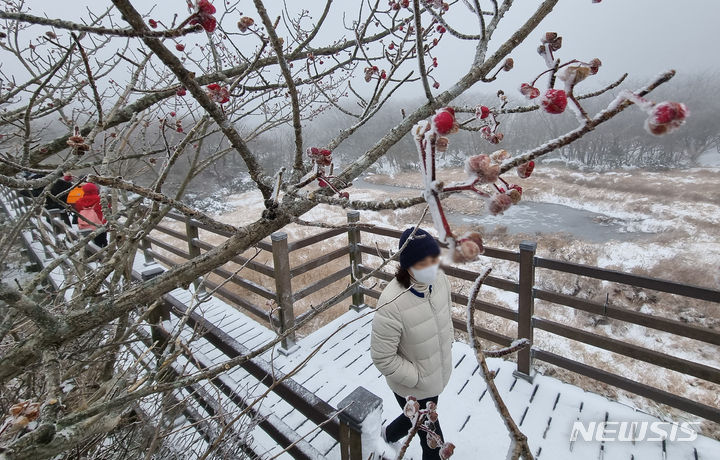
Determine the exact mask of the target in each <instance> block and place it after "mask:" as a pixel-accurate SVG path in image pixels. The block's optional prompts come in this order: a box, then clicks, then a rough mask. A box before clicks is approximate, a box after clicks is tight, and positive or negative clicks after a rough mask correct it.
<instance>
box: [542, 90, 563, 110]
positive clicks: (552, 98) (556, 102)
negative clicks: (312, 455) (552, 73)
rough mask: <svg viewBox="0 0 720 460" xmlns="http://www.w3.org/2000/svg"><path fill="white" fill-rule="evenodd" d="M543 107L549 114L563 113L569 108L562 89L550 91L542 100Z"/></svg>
mask: <svg viewBox="0 0 720 460" xmlns="http://www.w3.org/2000/svg"><path fill="white" fill-rule="evenodd" d="M541 103H542V106H543V108H544V109H545V111H546V112H547V113H554V114H558V113H563V112H564V111H565V107H567V95H566V94H565V91H564V90H562V89H553V88H551V89H549V90H547V92H546V93H545V95H544V96H543V98H542V101H541Z"/></svg>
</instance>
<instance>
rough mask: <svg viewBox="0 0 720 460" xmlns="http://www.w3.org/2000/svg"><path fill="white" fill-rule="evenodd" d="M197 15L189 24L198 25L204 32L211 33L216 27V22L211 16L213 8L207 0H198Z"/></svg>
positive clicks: (213, 11) (213, 12)
mask: <svg viewBox="0 0 720 460" xmlns="http://www.w3.org/2000/svg"><path fill="white" fill-rule="evenodd" d="M197 9H198V10H197V13H195V14H194V15H193V18H192V19H191V20H190V24H200V25H201V26H202V28H203V29H205V31H206V32H210V33H212V32H213V31H215V28H216V27H217V20H216V19H215V17H214V16H213V14H215V7H214V6H213V4H212V3H210V1H209V0H199V1H198V3H197Z"/></svg>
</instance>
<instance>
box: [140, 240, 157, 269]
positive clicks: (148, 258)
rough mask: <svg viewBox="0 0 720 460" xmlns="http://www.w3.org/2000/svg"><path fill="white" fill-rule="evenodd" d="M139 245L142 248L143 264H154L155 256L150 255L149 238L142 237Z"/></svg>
mask: <svg viewBox="0 0 720 460" xmlns="http://www.w3.org/2000/svg"><path fill="white" fill-rule="evenodd" d="M140 247H141V248H142V253H143V257H144V258H145V266H146V267H147V266H148V265H154V264H155V258H153V256H152V252H150V251H152V245H151V244H150V240H148V239H147V238H143V239H142V240H140Z"/></svg>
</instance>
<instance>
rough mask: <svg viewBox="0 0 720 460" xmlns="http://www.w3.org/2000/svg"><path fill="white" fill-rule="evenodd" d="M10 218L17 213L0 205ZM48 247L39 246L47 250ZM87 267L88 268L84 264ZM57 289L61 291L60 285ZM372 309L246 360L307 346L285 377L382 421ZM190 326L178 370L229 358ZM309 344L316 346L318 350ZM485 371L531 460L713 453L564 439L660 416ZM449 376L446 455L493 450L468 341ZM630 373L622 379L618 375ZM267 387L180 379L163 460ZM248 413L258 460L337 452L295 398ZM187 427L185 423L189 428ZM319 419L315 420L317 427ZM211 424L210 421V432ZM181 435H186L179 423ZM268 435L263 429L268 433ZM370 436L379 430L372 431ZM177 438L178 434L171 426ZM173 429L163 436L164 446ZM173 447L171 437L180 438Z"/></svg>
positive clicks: (140, 261)
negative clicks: (364, 395)
mask: <svg viewBox="0 0 720 460" xmlns="http://www.w3.org/2000/svg"><path fill="white" fill-rule="evenodd" d="M6 211H8V212H9V213H10V215H11V216H15V215H16V213H15V211H14V210H13V209H8V208H6ZM34 220H35V225H46V226H47V227H48V231H52V229H51V228H49V225H47V223H46V222H45V221H44V219H37V218H34ZM36 232H37V230H32V231H30V230H28V231H24V232H23V233H22V239H23V242H24V244H25V246H26V247H27V248H28V249H29V250H30V253H31V257H33V258H34V259H35V260H36V261H37V262H38V263H39V264H41V265H45V264H47V263H48V262H49V261H51V260H53V258H54V257H55V254H52V253H51V251H49V250H48V249H47V248H45V247H43V246H42V245H41V244H39V243H38V242H37V241H36V240H37V238H36V237H37V234H36ZM48 251H49V252H48ZM157 267H159V265H156V264H153V265H147V264H146V263H145V258H144V257H143V255H142V253H138V254H137V257H136V259H135V262H134V267H133V269H134V271H135V272H137V273H141V272H143V271H146V270H148V269H151V268H157ZM88 268H89V269H93V265H92V264H91V265H90V266H89V267H88ZM50 281H51V282H52V284H53V285H54V287H56V288H61V287H63V284H64V282H65V275H64V267H63V266H62V265H61V266H59V267H57V268H56V269H55V270H53V272H52V274H51V276H50ZM64 292H65V295H66V296H71V295H72V290H71V289H67V290H65V291H64ZM167 297H168V298H171V299H172V300H173V302H177V303H178V304H182V305H184V306H186V307H191V306H193V304H194V303H195V300H196V299H195V297H194V292H193V288H192V287H191V288H190V289H176V290H174V291H172V292H171V293H169V295H168V296H167ZM196 313H197V314H198V315H199V316H200V317H201V318H204V320H205V321H207V322H208V323H210V324H212V325H214V326H216V327H217V328H218V329H219V330H221V331H222V332H223V333H225V334H227V335H228V336H229V337H230V339H229V340H230V341H231V342H232V345H233V346H235V347H236V349H243V350H253V349H256V348H258V347H260V346H262V345H263V344H266V343H267V342H269V341H271V340H273V339H274V338H275V337H276V333H275V331H273V330H271V329H268V328H267V327H265V326H264V325H262V324H260V323H259V322H257V321H255V320H253V319H251V318H249V317H248V316H247V315H245V314H243V313H241V312H240V311H239V310H238V309H236V308H235V307H233V306H231V305H229V304H227V303H225V302H223V301H221V300H219V299H218V298H215V297H211V298H210V299H209V300H208V301H206V302H203V303H202V304H200V305H198V306H197V309H196ZM371 321H372V310H370V309H369V308H366V309H365V310H362V311H360V312H356V311H348V312H347V313H345V314H343V315H342V316H340V317H339V318H337V319H336V320H334V321H332V322H331V323H330V324H328V325H326V326H324V327H323V328H321V329H319V330H317V331H315V332H313V333H312V334H310V335H309V336H307V337H304V338H301V339H299V340H298V349H297V350H296V351H295V352H294V353H292V354H290V355H289V356H286V355H283V354H280V353H278V350H270V351H267V352H266V353H264V354H262V355H261V356H260V357H258V358H256V359H254V360H253V362H256V363H258V365H260V366H262V367H264V368H267V369H274V370H275V371H276V372H278V373H289V372H290V371H292V370H293V369H294V368H296V367H297V366H299V365H300V364H301V363H302V362H303V361H304V360H305V359H306V358H308V357H309V356H310V355H311V354H312V353H314V352H316V354H315V355H314V356H313V357H312V358H311V359H309V361H308V362H307V364H305V365H304V366H302V367H301V368H300V369H299V371H298V372H297V374H296V375H294V377H293V379H292V380H293V382H292V384H293V385H295V386H296V387H297V388H301V389H302V390H303V391H305V392H307V393H309V394H311V395H314V396H315V397H317V398H319V400H322V401H324V402H326V403H329V404H330V405H332V406H333V407H338V405H339V402H340V401H341V400H342V399H343V398H344V397H346V396H347V395H348V394H350V393H351V392H352V391H353V390H355V389H356V388H357V387H359V386H362V387H365V388H366V389H368V390H369V391H371V392H373V393H374V394H376V395H378V396H379V397H380V398H382V400H383V418H384V419H385V420H388V419H392V418H394V417H395V416H397V415H398V414H399V413H400V408H399V407H397V403H396V401H395V399H394V397H393V395H392V393H391V391H390V390H389V388H388V387H387V385H386V383H385V381H384V378H383V377H382V375H380V373H379V372H378V371H377V370H376V369H375V367H374V366H373V365H372V362H371V359H370V353H369V348H370V323H371ZM178 325H179V319H178V316H176V315H171V317H170V320H169V321H166V322H164V323H163V326H164V327H165V329H166V330H167V331H166V332H167V333H170V334H172V333H173V332H174V330H175V329H176V328H177V326H178ZM204 332H205V331H198V330H196V329H193V328H192V327H190V326H189V325H185V326H184V327H183V329H182V331H181V332H180V338H181V339H182V341H184V342H185V343H186V344H187V345H188V348H189V349H190V350H191V356H181V357H180V358H179V360H178V362H177V363H176V365H175V370H176V372H177V373H179V374H185V375H188V374H191V373H193V372H195V371H197V370H198V369H200V368H203V367H206V366H209V365H213V364H218V363H222V362H224V361H226V360H227V359H228V358H229V357H228V355H227V353H226V351H223V350H221V349H220V348H218V347H217V346H216V345H214V344H213V343H211V341H210V340H208V339H207V337H206V336H204V335H203V334H204ZM150 334H151V328H150V326H149V325H148V326H144V330H143V331H142V334H141V335H144V336H145V337H146V338H147V337H149V336H150ZM146 345H147V343H145V344H144V343H143V342H142V341H138V342H135V343H133V344H131V345H129V346H128V347H127V351H128V353H127V354H126V355H125V359H126V360H127V361H126V362H127V363H130V362H132V361H134V360H138V361H139V362H141V363H143V364H144V365H146V366H147V367H148V369H151V368H152V366H153V365H154V363H153V362H152V360H153V359H154V358H153V356H152V354H148V353H147V347H146ZM318 347H319V349H318ZM489 364H490V366H491V367H492V368H493V369H494V370H495V371H496V374H497V376H496V383H497V385H498V388H499V389H500V392H501V394H502V396H503V398H504V399H505V401H506V403H507V404H508V406H509V409H510V411H511V413H512V415H513V417H514V419H515V420H516V421H517V423H518V424H519V425H520V426H521V429H522V430H523V432H525V433H526V434H527V435H528V437H529V441H530V445H531V447H532V449H533V451H534V453H535V454H536V457H537V458H539V459H553V460H562V459H578V458H581V459H600V460H611V459H612V460H615V459H627V460H644V459H647V460H676V459H677V460H684V459H687V460H711V459H712V460H716V459H720V442H718V441H717V440H713V439H709V438H706V437H702V436H698V437H697V439H695V440H694V441H692V442H671V441H667V442H663V441H640V440H638V441H634V442H632V441H626V442H605V443H601V442H595V441H593V442H587V441H584V440H583V439H582V438H579V439H577V440H576V441H574V442H571V441H570V435H571V431H572V427H573V422H575V421H576V420H579V421H583V422H598V423H600V422H603V421H605V420H607V421H615V422H629V421H651V422H652V421H660V419H658V418H655V417H653V416H651V415H648V414H646V413H644V412H642V411H638V410H636V409H634V408H632V407H629V406H627V405H624V404H621V403H619V402H615V401H611V400H609V399H607V398H604V397H602V396H599V395H597V394H594V393H590V392H586V391H583V390H581V389H580V388H577V387H575V386H572V385H569V384H565V383H562V382H560V381H559V380H557V379H554V378H552V377H547V376H543V375H536V376H535V378H534V380H533V381H532V382H528V381H526V380H524V379H518V378H516V377H515V376H514V375H513V371H514V370H515V369H516V364H515V363H512V362H509V361H503V360H501V359H489ZM453 367H454V370H453V375H452V378H451V380H450V383H449V385H448V387H447V388H446V389H445V391H444V392H443V394H442V395H441V396H440V402H439V413H440V420H441V423H442V426H443V431H444V433H445V437H446V439H447V440H448V441H451V442H453V443H455V444H456V446H457V449H456V453H455V456H454V457H453V458H457V459H469V458H478V457H480V458H483V459H487V460H492V459H495V458H497V459H503V458H505V452H506V450H507V446H508V445H509V438H508V434H507V431H506V430H505V428H504V426H503V423H502V420H501V419H500V417H499V416H498V415H497V412H496V410H495V408H494V407H493V404H492V401H491V400H490V398H489V396H488V395H487V393H486V391H485V384H484V382H483V380H482V378H481V377H480V375H479V374H478V366H477V364H476V362H475V359H474V356H473V353H472V350H471V349H470V348H469V347H468V346H467V345H466V344H464V343H460V342H456V343H455V344H454V345H453ZM628 377H631V376H628ZM266 392H267V382H265V383H264V384H262V383H261V382H260V381H259V380H258V379H257V378H256V376H254V375H252V374H251V373H250V372H248V371H247V370H246V369H244V368H241V367H238V368H235V369H233V370H231V371H229V372H227V373H226V374H223V375H221V376H220V377H219V378H217V379H214V380H213V381H208V382H204V383H202V384H197V385H194V386H192V387H189V388H182V389H179V390H178V391H177V392H175V394H174V397H175V398H176V400H177V401H178V402H181V403H182V406H183V407H184V411H183V417H180V418H179V419H177V420H176V421H175V426H176V427H177V428H178V433H182V431H181V429H182V428H188V429H189V430H185V432H184V433H185V434H184V435H183V436H184V437H182V438H181V439H178V442H181V445H182V448H181V449H178V451H177V452H176V455H174V458H188V459H190V458H197V456H199V455H200V454H201V453H202V452H204V451H205V449H207V447H208V445H209V443H211V442H212V440H213V439H214V435H216V434H217V429H218V426H217V425H216V426H215V427H212V426H209V427H205V428H203V427H204V425H205V424H204V423H203V420H205V419H207V420H217V419H219V418H224V419H225V420H229V419H232V418H233V417H234V416H235V415H236V414H238V413H240V412H241V411H242V410H243V409H245V408H246V404H247V403H248V402H251V401H253V400H254V399H256V398H258V397H259V396H261V395H263V394H265V393H266ZM143 404H144V406H145V407H144V408H145V409H147V411H148V412H154V409H155V408H156V407H157V405H158V404H160V401H159V400H156V399H153V398H148V399H147V400H145V401H144V402H143ZM251 412H252V414H253V415H254V418H255V421H256V422H259V423H258V425H257V426H255V427H254V428H253V429H252V436H251V437H250V438H248V439H247V449H248V451H249V452H252V453H254V454H256V455H258V456H260V457H261V458H268V459H269V458H285V459H289V458H311V459H323V458H327V459H339V458H340V453H339V451H340V446H339V444H338V442H337V440H336V439H337V436H331V435H330V434H328V432H327V430H326V429H321V427H320V426H319V425H320V424H319V423H318V421H314V422H313V421H310V420H309V419H308V417H306V416H305V415H304V414H303V413H301V410H299V408H298V407H294V406H293V405H292V404H291V403H289V402H288V401H287V400H286V399H284V398H282V397H280V396H278V395H277V394H276V393H274V392H269V393H267V396H266V397H264V398H263V399H262V401H261V402H260V403H259V404H257V405H256V406H255V407H253V408H252V411H251ZM190 427H193V428H190ZM325 428H326V427H325ZM213 430H215V431H214V432H213ZM188 431H189V432H191V439H189V440H188V436H187V432H188ZM269 432H274V435H273V436H271V435H270V434H269ZM378 434H379V433H378ZM178 436H179V435H178ZM278 437H284V438H285V439H286V440H287V442H286V445H289V444H290V448H289V449H288V451H287V452H285V451H284V449H283V448H282V447H280V446H279V444H278V442H277V438H278ZM173 441H174V439H173V438H170V439H169V444H172V443H173ZM179 445H180V444H179ZM377 451H378V453H381V452H382V453H384V455H385V456H387V457H389V458H392V457H393V451H392V447H391V446H385V445H384V444H383V443H382V442H381V441H380V439H379V436H378V439H377ZM406 458H410V459H415V460H419V459H420V449H419V445H418V442H417V440H415V441H414V442H413V445H412V446H411V449H410V451H409V453H408V455H407V456H406Z"/></svg>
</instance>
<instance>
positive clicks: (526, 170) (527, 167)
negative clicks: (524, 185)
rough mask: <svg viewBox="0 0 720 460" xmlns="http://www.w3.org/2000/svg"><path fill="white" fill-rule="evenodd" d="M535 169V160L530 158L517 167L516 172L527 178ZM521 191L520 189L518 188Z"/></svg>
mask: <svg viewBox="0 0 720 460" xmlns="http://www.w3.org/2000/svg"><path fill="white" fill-rule="evenodd" d="M534 170H535V162H534V161H532V160H530V161H528V162H527V163H523V164H521V165H520V166H518V167H517V174H518V176H519V177H520V178H522V179H527V178H528V177H530V175H531V174H532V173H533V171H534ZM520 191H521V192H522V189H521V190H520Z"/></svg>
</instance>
